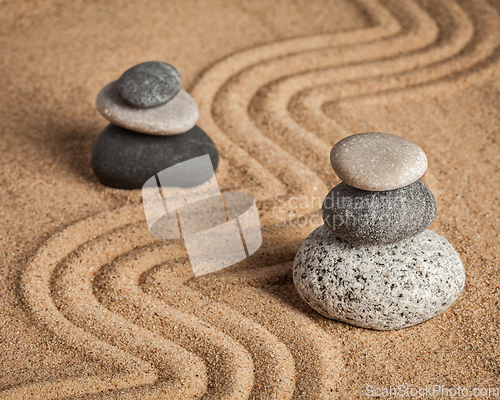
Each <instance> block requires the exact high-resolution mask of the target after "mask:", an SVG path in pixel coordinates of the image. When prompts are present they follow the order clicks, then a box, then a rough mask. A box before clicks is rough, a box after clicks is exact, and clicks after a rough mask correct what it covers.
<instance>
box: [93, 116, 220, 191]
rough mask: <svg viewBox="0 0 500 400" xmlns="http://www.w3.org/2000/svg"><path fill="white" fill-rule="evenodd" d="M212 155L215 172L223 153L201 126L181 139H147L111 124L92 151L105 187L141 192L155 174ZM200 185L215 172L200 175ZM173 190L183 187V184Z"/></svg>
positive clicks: (174, 184) (171, 136) (160, 137)
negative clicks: (218, 150) (220, 152)
mask: <svg viewBox="0 0 500 400" xmlns="http://www.w3.org/2000/svg"><path fill="white" fill-rule="evenodd" d="M204 154H208V155H209V156H210V160H211V161H212V166H213V167H214V171H215V170H216V168H217V166H218V164H219V153H218V152H217V149H216V147H215V144H214V142H212V140H211V139H210V138H209V137H208V135H207V134H206V133H205V132H204V131H203V130H202V129H201V128H200V127H198V126H195V127H194V128H192V129H190V130H189V131H187V132H185V133H181V134H179V135H169V136H155V135H144V134H142V133H137V132H134V131H130V130H128V129H125V128H121V127H119V126H117V125H113V124H109V125H108V126H107V127H106V128H105V129H104V131H103V132H102V133H101V135H100V136H99V137H98V138H97V141H96V142H95V145H94V148H93V150H92V160H91V165H92V169H93V170H94V173H95V174H96V176H97V178H98V179H99V180H100V181H101V183H103V184H104V185H107V186H111V187H115V188H120V189H140V188H142V186H143V185H144V183H145V182H146V181H147V180H148V179H149V178H151V177H152V176H153V175H154V174H156V173H158V172H160V171H162V170H164V169H165V168H168V167H171V166H173V165H175V164H178V163H180V162H182V161H187V160H190V159H192V158H195V157H199V156H202V155H204ZM197 174H198V175H197V177H196V178H197V179H190V180H188V181H189V184H190V185H192V186H195V185H198V184H200V183H203V182H205V181H207V180H208V179H210V178H211V177H212V176H213V173H212V172H209V173H208V172H207V173H205V172H204V171H201V172H200V171H198V172H197ZM172 186H177V187H183V182H182V181H181V180H179V181H178V182H174V183H173V184H172Z"/></svg>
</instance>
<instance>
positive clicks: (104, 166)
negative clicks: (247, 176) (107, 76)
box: [91, 61, 219, 189]
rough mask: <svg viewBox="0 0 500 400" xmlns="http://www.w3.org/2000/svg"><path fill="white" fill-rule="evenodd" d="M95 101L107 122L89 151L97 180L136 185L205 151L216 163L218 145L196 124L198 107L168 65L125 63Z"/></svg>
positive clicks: (120, 186)
mask: <svg viewBox="0 0 500 400" xmlns="http://www.w3.org/2000/svg"><path fill="white" fill-rule="evenodd" d="M96 106H97V109H98V111H99V112H100V113H101V114H102V115H103V116H104V118H106V119H107V120H108V121H110V122H111V123H110V124H109V125H108V126H107V127H106V128H105V129H104V131H103V132H102V133H101V135H100V136H99V137H98V139H97V141H96V143H95V145H94V148H93V151H92V161H91V164H92V169H93V170H94V173H95V174H96V176H97V177H98V179H99V180H100V181H101V183H103V184H105V185H108V186H112V187H116V188H120V189H139V188H141V187H142V185H143V184H144V183H145V182H146V181H147V180H148V179H149V178H150V177H151V176H153V175H154V174H156V173H158V172H160V171H162V170H164V169H165V168H168V167H171V166H172V165H175V164H178V163H180V162H183V161H187V160H190V159H192V158H195V157H199V156H202V155H205V154H208V155H209V156H210V159H211V161H212V165H213V168H214V171H215V169H216V168H217V166H218V163H219V155H218V152H217V149H216V147H215V145H214V143H213V142H212V140H211V139H210V138H209V137H208V135H207V134H206V133H205V132H204V131H203V130H202V129H201V128H200V127H198V126H197V125H196V122H197V121H198V116H199V113H198V107H197V106H196V103H195V101H194V100H193V98H192V97H191V96H190V95H189V94H188V93H187V92H185V91H184V90H182V78H181V76H180V74H179V73H178V72H177V70H176V69H175V68H174V67H172V66H171V65H169V64H166V63H163V62H158V61H151V62H146V63H142V64H138V65H136V66H134V67H132V68H130V69H129V70H127V71H125V73H124V74H123V75H122V76H121V77H120V78H119V79H118V80H117V81H113V82H111V83H109V84H108V85H106V86H105V87H104V88H103V89H102V90H101V91H100V92H99V94H98V96H97V101H96Z"/></svg>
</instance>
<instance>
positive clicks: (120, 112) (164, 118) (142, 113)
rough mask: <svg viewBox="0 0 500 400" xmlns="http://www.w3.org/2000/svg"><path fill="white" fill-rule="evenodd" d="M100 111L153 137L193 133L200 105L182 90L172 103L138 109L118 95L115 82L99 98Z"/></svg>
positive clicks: (121, 123)
mask: <svg viewBox="0 0 500 400" xmlns="http://www.w3.org/2000/svg"><path fill="white" fill-rule="evenodd" d="M96 106H97V110H98V111H99V112H100V113H101V114H102V116H103V117H104V118H106V119H107V120H108V121H110V122H112V123H113V124H115V125H118V126H121V127H122V128H125V129H130V130H132V131H135V132H141V133H148V134H151V135H174V134H177V133H183V132H187V131H188V130H190V129H191V128H192V127H193V126H195V125H196V122H197V121H198V116H199V112H198V106H197V105H196V103H195V101H194V100H193V98H192V97H191V96H190V95H189V94H188V93H187V92H185V91H184V90H181V91H180V92H179V93H178V94H177V95H176V96H175V97H174V98H173V99H172V100H170V101H169V102H168V103H166V104H164V105H162V106H159V107H154V108H135V107H132V106H130V105H128V104H127V103H126V102H125V100H123V99H122V98H121V97H120V95H119V94H118V89H117V81H113V82H111V83H109V84H108V85H106V86H104V88H103V89H102V90H101V91H100V92H99V94H98V95H97V101H96Z"/></svg>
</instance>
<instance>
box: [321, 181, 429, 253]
mask: <svg viewBox="0 0 500 400" xmlns="http://www.w3.org/2000/svg"><path fill="white" fill-rule="evenodd" d="M436 211H437V206H436V200H435V199H434V196H433V195H432V193H431V191H430V189H429V188H428V187H427V186H426V185H425V183H423V182H422V181H420V180H417V181H416V182H413V183H412V184H410V185H407V186H404V187H402V188H399V189H394V190H384V191H378V192H371V191H367V190H361V189H356V188H354V187H352V186H349V185H347V184H346V183H344V182H341V183H340V184H338V185H337V186H335V187H334V188H333V189H332V190H331V191H330V193H328V194H327V196H326V197H325V200H324V201H323V213H322V216H323V221H324V222H325V225H326V226H327V227H328V228H330V230H331V231H332V232H333V233H335V234H336V235H337V236H340V237H341V238H342V239H344V240H347V241H348V242H352V243H357V244H389V243H396V242H398V241H400V240H403V239H405V238H407V237H410V236H414V235H416V234H418V233H420V232H422V231H423V230H424V229H427V228H428V227H429V226H431V224H432V221H434V217H435V216H436Z"/></svg>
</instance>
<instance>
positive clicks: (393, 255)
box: [293, 225, 465, 330]
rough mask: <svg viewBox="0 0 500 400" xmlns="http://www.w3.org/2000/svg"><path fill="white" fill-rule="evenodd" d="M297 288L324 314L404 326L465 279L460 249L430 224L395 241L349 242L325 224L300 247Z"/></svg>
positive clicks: (437, 307) (451, 297)
mask: <svg viewBox="0 0 500 400" xmlns="http://www.w3.org/2000/svg"><path fill="white" fill-rule="evenodd" d="M293 281H294V284H295V287H296V289H297V292H298V293H299V294H300V296H301V297H302V298H303V299H304V301H305V302H306V303H307V304H309V306H311V307H312V308H313V309H314V310H316V311H317V312H319V313H320V314H322V315H323V316H325V317H327V318H331V319H334V320H337V321H342V322H345V323H348V324H351V325H355V326H359V327H363V328H371V329H378V330H395V329H401V328H407V327H409V326H412V325H416V324H419V323H421V322H423V321H426V320H428V319H430V318H432V317H434V316H436V315H438V314H440V313H441V312H443V311H444V310H446V309H447V308H448V307H450V306H451V304H453V302H454V301H455V300H456V299H457V298H458V296H459V295H460V292H461V291H462V289H463V287H464V283H465V270H464V267H463V264H462V261H461V260H460V257H459V255H458V254H457V252H456V251H455V250H454V249H453V247H452V246H451V244H450V243H449V242H448V241H447V240H446V239H445V238H443V237H442V236H439V235H438V234H437V233H434V232H432V231H430V230H425V231H424V232H422V233H420V234H418V235H416V236H413V237H411V238H408V239H405V240H402V241H400V242H398V243H396V244H391V245H380V246H365V245H356V244H352V243H349V242H347V241H345V240H343V239H341V238H339V237H338V236H336V235H335V234H333V233H332V232H331V231H330V230H329V229H328V228H327V227H326V226H325V225H322V226H320V227H319V228H317V229H316V230H314V231H313V232H312V233H311V234H310V235H309V236H308V237H307V239H306V240H305V241H304V242H303V243H302V245H301V246H300V248H299V251H298V253H297V255H296V256H295V261H294V264H293Z"/></svg>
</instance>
